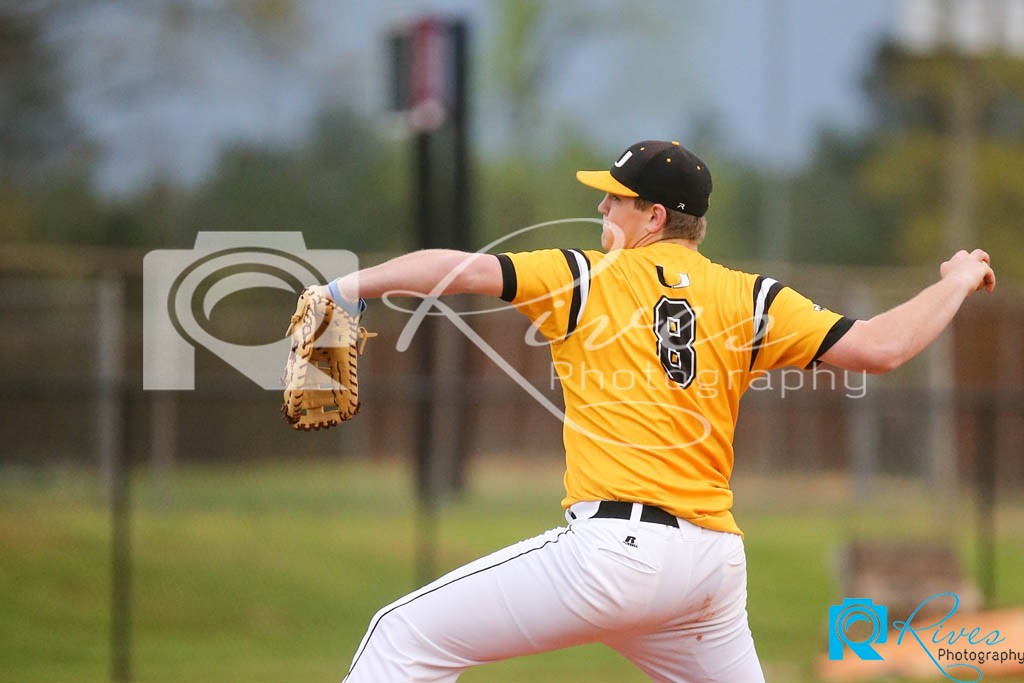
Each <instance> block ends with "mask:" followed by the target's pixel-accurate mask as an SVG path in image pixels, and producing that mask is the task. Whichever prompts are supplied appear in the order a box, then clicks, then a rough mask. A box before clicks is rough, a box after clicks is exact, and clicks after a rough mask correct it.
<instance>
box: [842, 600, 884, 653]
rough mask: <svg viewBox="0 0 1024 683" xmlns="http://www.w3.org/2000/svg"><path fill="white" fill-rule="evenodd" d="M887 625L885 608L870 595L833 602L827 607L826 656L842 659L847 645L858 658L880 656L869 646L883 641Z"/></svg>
mask: <svg viewBox="0 0 1024 683" xmlns="http://www.w3.org/2000/svg"><path fill="white" fill-rule="evenodd" d="M888 624H889V610H888V608H886V606H885V605H876V604H874V603H873V602H872V601H871V599H870V598H846V599H845V600H843V604H841V605H832V606H831V607H829V608H828V629H829V630H828V658H829V659H842V658H843V654H844V653H845V652H846V648H850V649H851V650H853V654H855V655H857V656H858V657H860V658H861V659H866V660H880V659H882V655H880V654H878V652H877V651H876V650H875V648H873V647H872V645H874V644H875V643H884V642H885V639H886V636H887V635H888V630H889V627H888ZM851 631H852V634H851ZM864 634H868V635H867V636H866V637H865V635H864Z"/></svg>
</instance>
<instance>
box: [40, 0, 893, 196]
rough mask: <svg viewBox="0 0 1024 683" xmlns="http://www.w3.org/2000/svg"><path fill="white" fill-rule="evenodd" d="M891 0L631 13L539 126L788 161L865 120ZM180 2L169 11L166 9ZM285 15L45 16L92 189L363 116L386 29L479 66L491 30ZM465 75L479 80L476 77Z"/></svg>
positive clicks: (447, 5)
mask: <svg viewBox="0 0 1024 683" xmlns="http://www.w3.org/2000/svg"><path fill="white" fill-rule="evenodd" d="M595 1H597V2H600V0H595ZM898 2H899V0H863V1H861V2H848V1H847V0H762V1H755V0H692V1H689V2H683V1H678V2H676V1H673V0H665V1H663V2H660V3H657V4H655V3H654V2H651V4H647V3H646V0H643V1H639V2H638V3H637V5H638V6H641V7H644V8H645V9H646V10H647V11H648V12H655V13H657V18H658V19H659V21H658V22H657V24H658V25H657V26H654V27H651V29H650V31H651V35H652V38H651V40H645V39H644V36H642V35H641V36H636V35H635V33H634V34H632V35H631V37H628V39H626V40H620V38H621V36H620V35H619V31H618V30H617V27H616V26H614V25H611V26H607V27H598V29H597V30H596V33H594V34H592V37H591V39H590V40H580V39H579V38H578V37H577V36H573V35H566V36H565V37H564V40H565V43H564V44H561V43H560V44H559V45H558V51H557V52H558V54H557V55H555V62H554V63H553V64H551V65H549V73H550V79H549V81H548V84H547V90H546V92H545V101H546V102H547V105H548V111H549V112H550V113H551V116H552V119H558V120H559V121H560V122H562V123H565V122H569V123H570V124H571V125H573V126H574V127H576V126H578V129H579V130H581V131H583V132H585V133H588V134H590V135H591V136H592V137H593V139H594V141H595V143H597V144H599V145H600V146H601V147H604V148H606V149H608V150H609V153H612V152H615V151H618V150H620V149H622V148H624V147H625V146H627V145H628V144H630V143H631V142H633V141H635V140H637V139H643V138H660V137H666V138H685V137H686V136H687V135H688V134H689V133H690V132H691V130H692V128H693V125H694V122H695V121H697V120H700V119H703V120H710V121H713V123H714V126H715V128H716V129H717V130H718V131H719V133H720V135H721V137H722V138H723V139H724V140H725V141H726V146H727V149H728V150H729V151H730V152H731V153H733V154H735V155H736V156H737V157H740V158H743V159H747V160H755V161H768V162H769V163H774V164H787V165H790V166H792V165H796V164H799V163H801V162H802V161H804V160H806V158H807V156H808V154H809V153H810V151H811V149H812V144H813V142H814V139H815V133H816V130H817V129H818V128H819V127H821V126H830V127H839V128H854V127H857V126H863V125H865V124H866V123H867V118H866V111H865V109H864V106H863V102H862V97H861V90H860V84H859V81H860V78H861V76H862V74H863V72H864V69H865V68H866V66H867V64H868V60H869V57H870V54H871V52H872V50H873V48H874V46H875V45H876V44H877V42H878V41H879V40H880V39H881V38H882V37H883V36H884V35H886V34H890V33H892V32H893V31H894V30H895V22H896V15H897V11H896V10H897V8H898ZM182 3H184V4H185V5H186V6H188V7H189V11H188V12H187V13H181V12H176V11H175V9H174V8H175V6H177V7H180V6H181V5H182ZM298 5H299V6H300V7H301V8H302V11H301V12H299V13H298V14H297V15H296V17H295V18H294V20H293V21H292V22H291V23H290V24H288V25H286V26H284V27H282V28H280V29H277V30H275V31H273V32H272V33H271V34H269V36H268V35H265V34H260V33H259V32H254V31H252V30H251V28H247V27H246V24H245V23H244V22H241V21H238V20H237V19H232V18H231V15H230V13H224V12H223V11H221V3H220V2H217V1H215V0H149V1H148V2H143V3H134V2H132V3H126V2H113V1H111V2H107V3H99V4H91V3H83V4H80V5H77V9H73V10H70V11H68V12H65V13H63V14H61V15H58V17H57V19H56V20H55V21H54V22H53V26H52V29H51V31H50V40H51V42H52V43H53V44H54V45H55V46H56V47H57V49H58V51H59V54H61V55H62V59H63V62H64V65H65V66H64V68H65V77H66V79H67V81H68V83H69V84H70V95H71V97H70V101H71V105H72V110H73V113H74V115H75V116H76V118H77V119H78V121H79V123H80V124H81V125H82V126H83V128H85V129H86V130H87V131H88V134H89V135H90V137H91V138H92V139H93V140H94V141H95V143H96V146H97V148H98V153H99V166H98V175H97V179H98V181H99V183H100V186H101V187H102V188H103V189H104V190H106V191H108V192H111V193H114V194H127V193H131V192H133V191H135V190H136V189H139V188H141V187H145V186H146V185H147V184H149V183H150V182H151V181H152V180H153V179H154V178H156V177H160V176H163V177H168V178H172V179H174V180H175V181H177V182H181V183H184V184H194V183H197V182H200V181H201V180H203V179H204V178H205V177H207V175H208V174H209V173H210V172H211V170H212V169H213V168H214V165H215V163H216V160H217V156H218V154H219V153H220V151H221V150H222V148H223V146H224V145H227V144H232V143H238V142H257V143H262V144H282V145H287V144H294V143H297V142H299V141H301V140H302V139H303V137H304V136H305V135H307V134H308V133H309V131H310V130H311V126H312V123H313V121H314V118H315V115H316V113H317V111H319V110H320V109H321V107H322V106H323V105H324V103H335V104H337V103H341V104H344V105H346V106H349V107H352V108H354V109H356V110H357V111H360V112H362V113H364V114H367V115H375V114H377V113H378V112H379V110H380V109H381V108H382V104H383V100H384V97H383V92H384V91H383V81H384V78H385V69H384V54H385V53H384V49H383V44H382V37H383V35H384V34H385V32H386V30H387V28H388V26H390V25H393V23H394V22H395V21H397V20H399V19H400V18H403V17H406V18H408V17H413V16H417V15H419V14H421V13H423V12H425V11H433V12H440V13H442V14H452V13H459V14H462V15H464V16H466V17H468V18H469V20H470V21H471V23H472V26H473V28H474V52H475V53H476V54H477V55H478V56H479V57H481V58H484V57H486V56H487V54H488V49H489V48H490V45H491V43H492V41H493V39H494V34H495V31H496V30H497V25H496V17H495V12H494V11H493V7H492V5H491V4H490V3H488V2H486V0H475V1H472V0H436V1H434V2H418V1H410V0H402V1H397V0H378V1H375V2H367V1H365V0H363V1H359V2H356V1H352V0H350V1H348V2H341V1H339V0H298ZM597 6H599V5H595V7H597ZM607 6H608V5H607V4H605V7H607ZM620 6H624V5H620ZM83 7H84V8H85V9H82V8H83ZM676 7H678V9H677V10H676V9H674V8H676ZM652 8H653V9H652ZM666 8H667V9H666ZM168 16H171V17H172V21H170V22H168V21H167V18H168ZM182 16H187V17H190V19H188V20H185V19H182V18H181V17H182ZM197 17H198V19H197ZM168 25H170V26H172V27H173V30H171V31H168V30H167V26H168ZM640 30H641V31H642V30H645V29H640ZM477 68H478V76H480V75H481V74H483V75H486V74H485V71H484V69H485V63H483V62H478V65H477ZM485 85H486V84H485ZM479 94H480V96H481V97H482V98H483V99H482V100H481V101H480V102H478V103H477V104H478V106H477V109H476V111H477V113H478V118H477V120H476V121H475V123H474V131H475V133H476V144H477V147H478V149H479V150H480V151H481V152H482V153H486V152H487V148H488V147H491V146H493V147H495V148H499V147H500V145H498V144H492V143H496V142H497V140H496V138H498V137H499V136H500V130H499V129H498V128H497V127H496V124H495V123H494V120H495V117H493V116H490V114H493V112H494V111H495V107H500V104H501V103H500V97H501V93H500V92H498V91H495V90H494V89H493V88H490V89H488V88H487V87H484V88H483V90H482V91H481V92H480V93H479ZM488 98H489V99H488ZM542 124H543V122H539V124H538V125H542Z"/></svg>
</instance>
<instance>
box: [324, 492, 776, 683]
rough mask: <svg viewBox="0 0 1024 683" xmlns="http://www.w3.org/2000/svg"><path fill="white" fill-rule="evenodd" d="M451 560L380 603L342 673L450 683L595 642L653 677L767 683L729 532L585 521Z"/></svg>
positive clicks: (578, 511)
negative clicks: (420, 583)
mask: <svg viewBox="0 0 1024 683" xmlns="http://www.w3.org/2000/svg"><path fill="white" fill-rule="evenodd" d="M597 505H598V504H597V503H592V502H585V503H577V504H576V505H574V506H573V507H572V508H570V511H569V512H567V514H566V517H567V519H569V517H570V513H572V514H575V515H576V518H575V519H572V520H570V523H569V526H567V527H560V528H557V529H552V530H551V531H548V532H546V533H544V534H541V535H540V536H537V537H536V538H531V539H528V540H525V541H521V542H519V543H516V544H514V545H511V546H509V547H507V548H504V549H502V550H499V551H497V552H495V553H492V554H490V555H488V556H486V557H483V558H481V559H479V560H476V561H474V562H471V563H469V564H467V565H465V566H463V567H460V568H459V569H456V570H454V571H452V572H450V573H448V574H446V575H445V576H442V577H441V578H439V579H437V580H436V581H434V582H433V583H430V584H429V585H427V586H424V587H423V588H421V589H419V590H418V591H415V592H414V593H410V594H409V595H406V596H405V597H403V598H400V599H399V600H396V601H395V602H393V603H391V604H390V605H388V606H386V607H384V608H383V609H381V610H380V611H379V612H377V614H376V615H375V616H374V617H373V620H372V621H371V622H370V627H369V629H368V630H367V632H366V635H365V636H364V637H363V641H362V643H361V644H360V646H359V649H358V650H357V651H356V654H355V657H354V658H353V660H352V666H351V668H350V669H349V673H348V676H346V678H345V679H344V683H406V682H416V683H427V682H428V681H430V682H435V681H436V682H439V683H440V682H448V681H455V680H457V679H458V677H459V674H461V673H462V672H463V671H465V670H466V669H468V668H470V667H472V666H476V665H479V664H484V663H487V662H495V661H499V660H502V659H508V658H510V657H517V656H520V655H530V654H536V653H539V652H546V651H550V650H555V649H559V648H564V647H569V646H572V645H580V644H583V643H593V642H599V643H604V644H605V645H607V646H609V647H611V648H613V649H615V650H616V651H618V652H619V653H621V654H622V655H623V656H624V657H626V658H627V659H629V660H630V661H631V662H632V663H633V664H635V665H636V666H637V667H639V668H640V669H641V670H642V671H643V672H644V673H645V674H647V675H648V676H649V677H650V678H651V679H652V680H654V681H665V682H669V681H671V682H672V683H703V682H705V681H707V682H710V681H728V682H729V683H763V681H764V677H763V675H762V673H761V667H760V664H759V663H758V659H757V653H756V651H755V650H754V641H753V638H752V637H751V634H750V628H749V627H748V625H747V611H746V596H747V593H746V582H747V576H746V574H747V571H746V556H745V554H744V551H743V540H742V538H740V537H739V536H737V535H735V534H728V533H721V532H717V531H711V530H708V529H704V528H701V527H698V526H694V525H692V524H690V523H688V522H685V521H683V520H679V525H680V527H679V528H675V527H671V526H667V525H665V524H658V523H653V522H642V521H640V511H641V507H642V506H640V505H639V504H634V505H633V514H632V518H631V519H606V518H593V517H591V515H593V514H595V512H596V510H597Z"/></svg>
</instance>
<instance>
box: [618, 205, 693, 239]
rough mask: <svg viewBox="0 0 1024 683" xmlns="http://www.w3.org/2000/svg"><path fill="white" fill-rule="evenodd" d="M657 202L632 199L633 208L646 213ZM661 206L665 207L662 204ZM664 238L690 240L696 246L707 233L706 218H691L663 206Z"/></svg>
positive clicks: (686, 214) (688, 215)
mask: <svg viewBox="0 0 1024 683" xmlns="http://www.w3.org/2000/svg"><path fill="white" fill-rule="evenodd" d="M656 203H657V202H651V201H648V200H646V199H641V198H640V197H634V198H633V207H634V208H636V209H637V210H638V211H647V210H648V209H649V208H651V207H652V206H654V205H655V204H656ZM662 206H665V205H664V204H662ZM664 230H665V232H664V234H665V237H667V238H672V239H684V240H690V241H691V242H694V243H696V244H700V243H701V242H703V241H704V235H706V234H707V232H708V219H707V217H706V216H691V215H690V214H688V213H683V212H682V211H677V210H676V209H670V208H668V207H667V206H665V228H664Z"/></svg>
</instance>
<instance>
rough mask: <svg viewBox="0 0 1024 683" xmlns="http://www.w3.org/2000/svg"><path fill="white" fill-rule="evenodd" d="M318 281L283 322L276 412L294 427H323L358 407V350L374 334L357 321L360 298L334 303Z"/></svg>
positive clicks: (352, 414) (350, 414)
mask: <svg viewBox="0 0 1024 683" xmlns="http://www.w3.org/2000/svg"><path fill="white" fill-rule="evenodd" d="M324 289H325V288H323V287H309V288H307V289H306V290H305V291H304V292H303V293H302V295H301V296H299V303H298V306H297V307H296V309H295V315H293V316H292V320H291V324H290V325H289V327H288V335H289V336H290V337H291V342H292V345H291V352H290V353H289V354H288V363H287V365H286V366H285V369H284V377H283V378H282V382H283V383H284V386H285V389H284V404H283V405H282V406H281V412H282V413H283V414H284V417H285V420H286V421H287V422H288V423H289V424H290V425H291V426H292V427H294V428H295V429H302V430H306V431H309V430H310V429H326V428H328V427H333V426H334V425H337V424H341V423H342V422H345V421H346V420H351V419H352V418H353V417H355V415H356V413H358V412H359V377H358V370H359V356H360V355H362V353H363V349H364V348H365V346H366V340H367V339H368V338H369V337H375V336H377V335H376V334H374V333H372V332H367V331H366V328H364V327H360V326H359V320H360V318H361V317H362V312H363V309H364V308H365V307H366V306H365V303H364V302H363V301H362V300H360V301H359V302H358V303H357V304H350V303H349V302H346V301H340V302H338V303H336V302H335V301H334V300H333V299H331V297H330V296H328V295H327V292H325V291H324Z"/></svg>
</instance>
